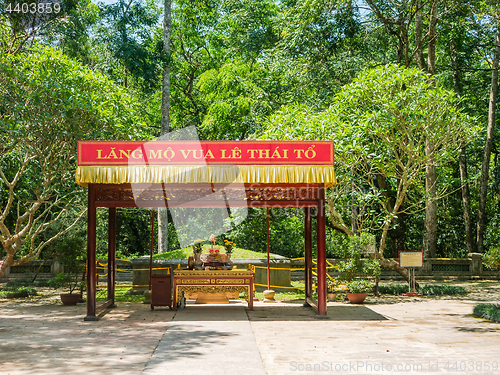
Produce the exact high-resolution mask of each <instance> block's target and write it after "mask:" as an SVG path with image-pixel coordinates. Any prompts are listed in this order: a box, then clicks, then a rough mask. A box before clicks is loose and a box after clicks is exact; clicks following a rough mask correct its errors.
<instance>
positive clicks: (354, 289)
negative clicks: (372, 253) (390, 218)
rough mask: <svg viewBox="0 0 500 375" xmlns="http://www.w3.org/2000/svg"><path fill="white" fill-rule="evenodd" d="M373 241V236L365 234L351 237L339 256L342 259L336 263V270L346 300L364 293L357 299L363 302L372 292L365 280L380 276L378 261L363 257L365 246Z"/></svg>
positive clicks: (376, 278) (375, 278)
mask: <svg viewBox="0 0 500 375" xmlns="http://www.w3.org/2000/svg"><path fill="white" fill-rule="evenodd" d="M373 241H374V238H373V236H371V235H369V234H367V233H362V234H361V235H360V236H351V237H350V238H349V245H348V246H347V247H346V248H344V249H343V251H342V252H341V254H339V255H340V256H341V257H342V258H344V259H343V260H342V261H340V262H338V263H337V270H338V271H339V273H340V274H339V280H340V281H343V282H345V283H346V285H347V291H348V293H347V298H348V299H349V300H350V301H351V299H350V298H349V294H351V298H354V296H352V294H358V293H365V294H364V297H362V296H359V297H358V298H362V301H363V300H364V299H365V298H366V292H367V291H370V290H372V286H371V284H370V283H369V282H368V280H367V279H366V278H367V277H373V279H374V280H378V277H379V276H380V271H381V268H380V264H379V262H378V260H377V259H370V258H366V257H364V255H365V252H366V249H367V246H368V245H369V244H370V243H372V242H373ZM362 301H361V302H362ZM361 302H357V303H361ZM351 303H356V302H351Z"/></svg>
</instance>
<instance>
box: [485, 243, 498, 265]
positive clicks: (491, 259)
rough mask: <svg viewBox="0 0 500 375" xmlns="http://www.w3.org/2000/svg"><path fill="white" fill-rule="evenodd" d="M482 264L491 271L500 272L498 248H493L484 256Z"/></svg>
mask: <svg viewBox="0 0 500 375" xmlns="http://www.w3.org/2000/svg"><path fill="white" fill-rule="evenodd" d="M483 262H484V264H485V265H486V266H488V267H489V268H491V269H493V270H500V247H493V248H491V249H490V250H488V252H487V253H486V254H484V258H483Z"/></svg>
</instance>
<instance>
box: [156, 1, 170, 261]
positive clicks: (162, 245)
mask: <svg viewBox="0 0 500 375" xmlns="http://www.w3.org/2000/svg"><path fill="white" fill-rule="evenodd" d="M171 7H172V1H171V0H165V15H164V19H163V49H164V51H165V55H166V58H167V61H166V62H165V68H164V70H163V84H162V98H161V135H162V136H166V139H168V133H169V131H170V35H171V24H172V22H171ZM167 251H168V208H160V209H158V253H159V254H161V253H165V252H167Z"/></svg>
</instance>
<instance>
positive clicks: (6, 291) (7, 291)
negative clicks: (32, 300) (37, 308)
mask: <svg viewBox="0 0 500 375" xmlns="http://www.w3.org/2000/svg"><path fill="white" fill-rule="evenodd" d="M36 295H38V293H37V291H36V290H35V289H33V288H31V287H26V286H20V287H15V286H13V287H5V288H2V289H0V297H2V298H26V297H31V296H36Z"/></svg>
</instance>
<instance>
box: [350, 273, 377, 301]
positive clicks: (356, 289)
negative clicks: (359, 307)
mask: <svg viewBox="0 0 500 375" xmlns="http://www.w3.org/2000/svg"><path fill="white" fill-rule="evenodd" d="M372 288H373V287H372V284H370V282H369V281H368V280H366V279H355V280H351V281H350V282H348V283H347V299H348V300H349V302H351V303H363V301H364V300H365V298H366V294H367V293H368V292H369V291H370V290H372Z"/></svg>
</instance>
